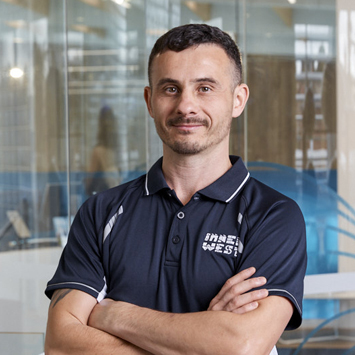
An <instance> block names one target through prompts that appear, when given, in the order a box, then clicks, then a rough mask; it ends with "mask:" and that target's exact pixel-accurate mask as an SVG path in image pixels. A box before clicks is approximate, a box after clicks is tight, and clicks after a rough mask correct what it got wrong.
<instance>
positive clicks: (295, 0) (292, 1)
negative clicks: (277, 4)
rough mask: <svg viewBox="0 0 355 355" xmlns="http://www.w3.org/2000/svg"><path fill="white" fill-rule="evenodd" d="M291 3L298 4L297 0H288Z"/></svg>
mask: <svg viewBox="0 0 355 355" xmlns="http://www.w3.org/2000/svg"><path fill="white" fill-rule="evenodd" d="M287 1H288V2H289V3H290V4H291V5H294V4H296V2H297V0H287Z"/></svg>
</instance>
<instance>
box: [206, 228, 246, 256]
mask: <svg viewBox="0 0 355 355" xmlns="http://www.w3.org/2000/svg"><path fill="white" fill-rule="evenodd" d="M202 249H203V250H204V251H209V252H215V253H220V254H227V255H233V256H235V257H236V256H237V255H238V253H242V252H243V244H242V243H241V241H240V240H239V237H237V236H235V235H226V234H216V233H207V234H206V236H205V239H204V242H203V244H202Z"/></svg>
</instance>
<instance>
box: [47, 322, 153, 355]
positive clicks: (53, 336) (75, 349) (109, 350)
mask: <svg viewBox="0 0 355 355" xmlns="http://www.w3.org/2000/svg"><path fill="white" fill-rule="evenodd" d="M45 353H46V355H64V354H70V355H75V354H85V355H91V354H93V355H94V354H96V355H97V354H100V355H101V354H102V355H106V354H107V355H109V354H115V355H119V354H124V355H147V354H149V353H148V352H147V351H145V350H143V349H140V348H138V347H137V346H135V345H133V344H130V343H128V342H127V341H125V340H122V339H120V338H117V337H115V336H113V335H111V334H108V333H106V332H103V331H100V330H98V329H95V328H92V327H89V326H86V325H83V324H81V323H80V322H78V323H76V322H73V323H71V324H66V325H65V326H64V327H63V326H62V325H60V324H59V325H58V324H56V325H53V326H52V327H51V325H50V324H49V325H48V328H47V334H46V342H45Z"/></svg>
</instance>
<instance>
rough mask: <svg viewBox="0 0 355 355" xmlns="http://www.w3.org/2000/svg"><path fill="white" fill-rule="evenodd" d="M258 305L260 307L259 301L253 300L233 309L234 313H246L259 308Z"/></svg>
mask: <svg viewBox="0 0 355 355" xmlns="http://www.w3.org/2000/svg"><path fill="white" fill-rule="evenodd" d="M258 307H259V302H252V303H248V304H246V305H245V306H243V307H239V308H237V309H235V310H233V311H232V313H235V314H245V313H248V312H251V311H253V310H254V309H257V308H258Z"/></svg>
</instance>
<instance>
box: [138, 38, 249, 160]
mask: <svg viewBox="0 0 355 355" xmlns="http://www.w3.org/2000/svg"><path fill="white" fill-rule="evenodd" d="M234 73H235V71H234V67H233V64H232V62H231V61H230V59H229V58H228V56H227V54H226V53H225V52H224V50H223V49H222V48H220V47H219V46H216V45H208V44H203V45H200V46H197V47H191V48H188V49H185V50H183V51H181V52H174V51H166V52H164V53H163V54H161V55H159V56H157V57H156V58H155V59H154V61H153V64H152V70H151V88H148V87H147V88H145V93H144V96H145V100H146V103H147V107H148V110H149V113H150V115H151V116H152V117H153V119H154V122H155V126H156V129H157V132H158V134H159V136H160V138H161V139H162V141H163V143H164V145H165V148H168V149H171V150H172V151H174V152H175V153H178V154H198V153H200V152H204V151H208V150H210V149H211V148H216V147H223V148H222V149H227V150H228V140H229V131H230V126H231V122H232V117H237V116H239V115H240V114H241V112H242V111H243V108H244V105H245V102H246V99H245V100H244V102H241V101H243V100H241V97H240V91H241V86H238V87H236V88H234V80H233V78H234V75H235V74H234ZM243 87H245V85H244V86H243ZM242 91H243V90H242ZM244 91H245V90H244ZM245 92H246V98H247V89H246V91H245Z"/></svg>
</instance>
